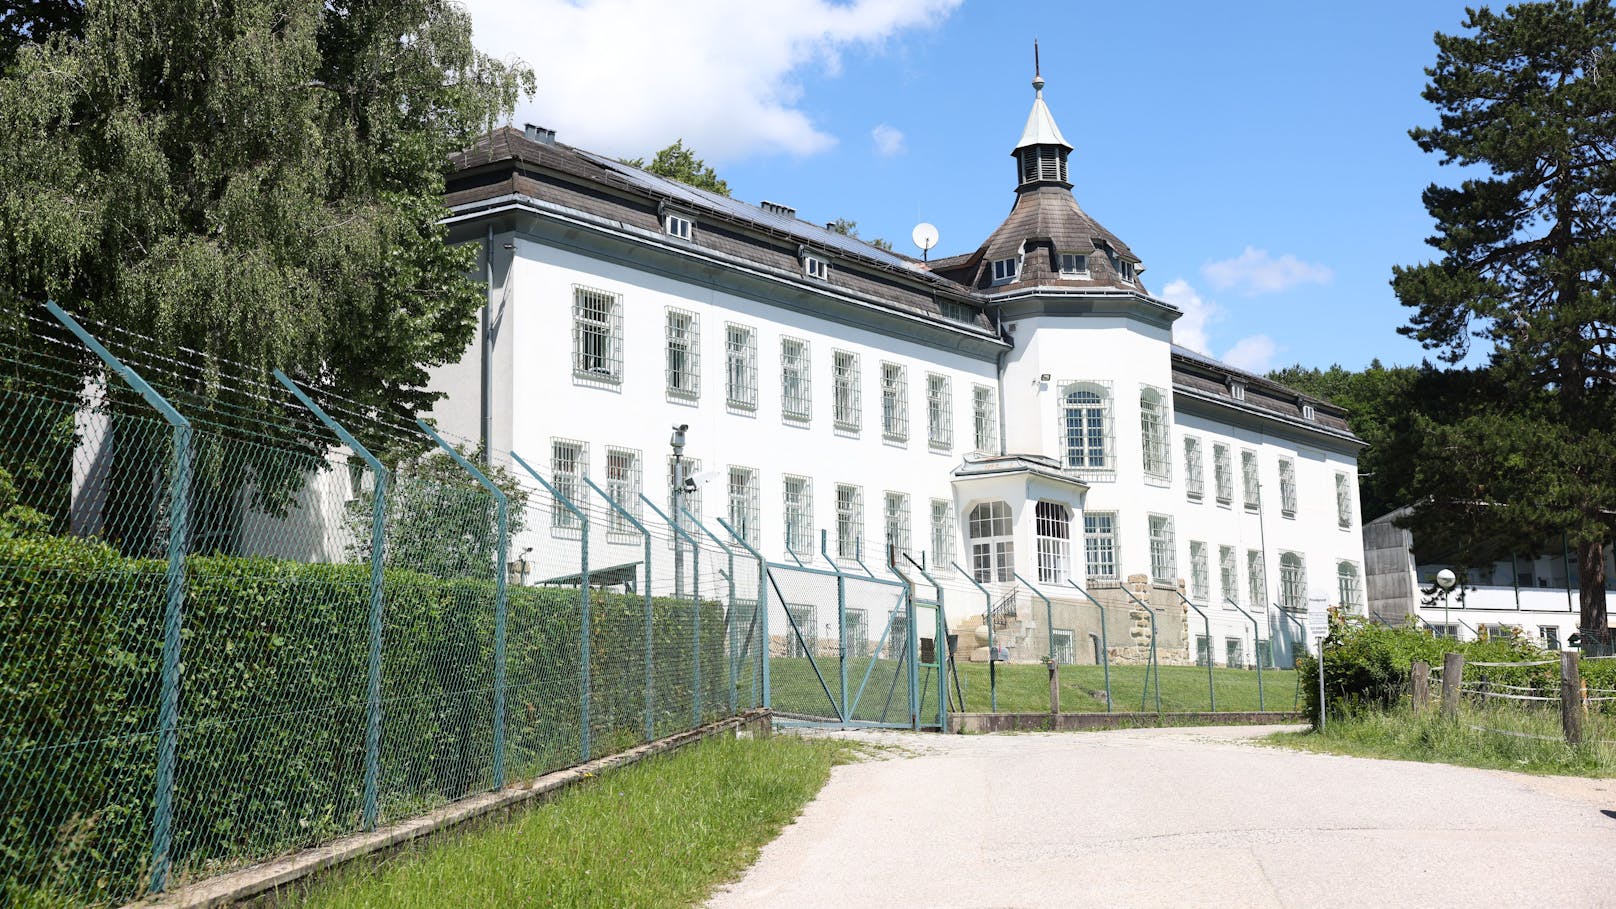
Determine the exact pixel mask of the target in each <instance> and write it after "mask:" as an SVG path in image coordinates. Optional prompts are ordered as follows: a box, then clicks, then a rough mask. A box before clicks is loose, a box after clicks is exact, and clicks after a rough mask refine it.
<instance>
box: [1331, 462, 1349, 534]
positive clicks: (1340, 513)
mask: <svg viewBox="0 0 1616 909" xmlns="http://www.w3.org/2000/svg"><path fill="white" fill-rule="evenodd" d="M1335 522H1336V526H1338V527H1340V528H1341V529H1342V530H1351V529H1352V481H1351V480H1350V479H1349V478H1348V477H1347V475H1346V474H1344V473H1338V474H1336V475H1335Z"/></svg>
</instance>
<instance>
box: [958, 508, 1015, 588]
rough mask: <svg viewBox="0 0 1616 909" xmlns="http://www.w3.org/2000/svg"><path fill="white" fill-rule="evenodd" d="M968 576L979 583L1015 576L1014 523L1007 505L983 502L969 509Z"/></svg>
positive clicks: (1003, 579) (1007, 579) (1006, 580)
mask: <svg viewBox="0 0 1616 909" xmlns="http://www.w3.org/2000/svg"><path fill="white" fill-rule="evenodd" d="M969 526H970V534H971V575H972V577H974V578H976V580H977V583H979V584H990V583H993V582H994V581H999V582H1008V581H1010V580H1011V579H1012V578H1013V577H1014V576H1015V575H1014V572H1015V564H1016V544H1015V525H1014V524H1013V523H1012V522H1011V518H1010V506H1009V505H1008V504H1006V503H1005V502H1003V501H994V502H983V503H982V504H980V505H978V506H976V507H975V508H972V509H971V520H970V525H969Z"/></svg>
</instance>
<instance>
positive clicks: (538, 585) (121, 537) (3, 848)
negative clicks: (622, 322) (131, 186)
mask: <svg viewBox="0 0 1616 909" xmlns="http://www.w3.org/2000/svg"><path fill="white" fill-rule="evenodd" d="M530 465H531V466H530ZM551 468H552V464H551V457H550V453H549V452H540V453H537V455H536V456H534V457H523V453H521V452H496V453H493V454H492V456H490V457H483V456H482V454H481V453H480V452H477V451H476V450H475V447H474V446H468V445H466V444H465V443H464V441H463V440H457V439H453V438H448V437H445V436H444V435H443V434H441V433H440V432H439V431H438V430H436V429H434V428H433V427H431V426H430V425H429V424H426V423H419V422H412V421H403V420H400V419H398V418H396V417H394V416H390V415H388V414H386V413H383V412H378V411H376V410H374V409H371V408H367V407H364V406H362V405H360V404H358V403H356V402H353V401H348V400H345V399H343V398H341V397H339V396H338V395H336V394H332V393H331V392H329V391H322V392H318V393H311V392H309V391H306V390H305V389H304V388H302V387H300V385H299V384H298V383H297V382H296V381H295V380H294V379H293V378H290V377H286V376H283V375H277V376H275V377H262V376H256V377H255V376H253V375H252V374H251V371H250V370H246V369H244V368H241V367H236V366H233V365H232V364H220V363H217V362H210V361H209V360H207V359H206V358H204V357H201V356H199V355H195V354H193V353H192V352H188V351H176V350H173V349H168V348H164V347H163V346H162V345H159V344H157V343H155V342H153V341H151V340H149V339H146V338H141V337H139V336H135V335H132V334H129V333H127V332H124V331H121V330H119V329H116V328H113V327H110V326H105V325H88V326H81V325H79V324H78V323H76V322H74V321H73V320H72V318H71V317H70V316H68V314H66V313H63V312H61V311H59V310H52V311H46V310H44V309H41V310H39V311H37V312H33V313H30V314H29V315H28V318H27V319H26V321H25V324H23V325H21V326H8V327H6V328H5V331H4V332H3V333H0V642H3V649H0V904H4V905H14V904H27V903H40V904H62V905H105V904H118V903H123V902H126V901H129V900H132V899H135V898H138V897H140V896H141V895H142V894H144V893H146V892H148V891H161V890H167V889H172V888H174V887H176V886H179V885H181V884H183V883H185V882H187V881H190V880H195V879H200V878H204V877H207V876H210V875H214V874H218V873H221V872H224V871H227V870H230V869H233V868H236V867H240V866H243V865H246V864H250V863H253V862H257V861H261V860H264V859H267V858H270V857H273V856H276V855H280V854H284V853H285V852H287V851H290V850H295V849H298V848H302V847H307V846H311V845H315V844H319V843H322V842H326V841H329V840H331V839H333V838H336V837H339V836H342V835H346V834H350V833H355V832H358V831H363V830H366V829H370V828H372V827H375V826H376V825H378V824H385V823H388V822H390V821H394V820H397V819H400V818H404V817H408V816H410V815H414V814H418V813H420V812H421V811H423V810H427V809H430V808H432V807H434V806H437V805H441V804H444V803H448V802H452V801H454V800H456V799H460V798H464V797H466V796H468V795H472V794H475V793H478V792H483V791H487V790H489V789H493V788H497V787H499V786H502V785H505V784H507V783H509V782H513V781H517V780H521V779H525V778H531V777H533V776H536V775H538V774H541V773H544V772H546V771H549V770H553V769H557V768H561V767H565V766H568V765H571V764H575V763H577V762H579V761H581V760H585V759H588V758H591V757H594V756H599V755H602V754H607V753H610V752H613V751H616V750H620V749H622V748H625V747H629V746H632V745H634V744H638V743H640V742H642V741H645V740H647V739H649V738H653V737H659V736H663V735H667V734H669V733H671V732H675V731H678V730H682V729H687V728H690V727H692V726H694V725H697V724H700V723H703V722H706V721H709V720H712V719H715V718H718V717H721V716H723V715H726V714H729V713H732V712H734V711H736V710H739V709H742V708H746V707H750V706H753V705H757V704H761V703H763V696H764V691H763V687H762V685H761V684H760V683H761V682H762V679H763V677H764V675H765V674H766V664H765V662H764V660H765V659H766V654H765V651H766V648H765V647H764V646H762V641H763V640H764V637H763V630H762V622H761V620H762V619H763V617H762V616H760V614H759V609H758V605H757V604H758V603H759V600H760V586H759V584H760V578H762V576H763V575H762V572H761V568H760V565H759V563H758V561H757V560H755V559H753V558H752V557H751V556H749V555H747V554H745V553H744V552H738V551H737V550H735V549H733V548H732V547H728V546H727V545H726V542H727V540H726V536H725V535H724V533H723V531H722V530H717V529H716V528H710V527H708V526H707V525H706V524H705V523H702V522H699V521H698V520H697V518H696V517H695V516H692V515H690V514H688V513H687V517H686V518H685V519H684V520H683V521H682V522H681V523H680V524H679V525H678V526H675V524H674V523H673V522H672V517H673V513H674V508H673V505H674V503H666V504H664V503H662V502H659V501H653V500H651V499H649V498H644V499H640V500H636V501H622V500H620V499H622V498H624V497H621V496H620V497H618V498H613V497H611V496H609V495H607V493H606V492H605V491H604V490H601V489H598V488H596V489H590V488H588V487H584V486H583V485H582V484H580V483H576V482H574V481H573V480H572V479H565V480H562V481H559V482H558V478H557V477H556V476H555V475H554V474H553V471H552V469H551ZM647 473H648V474H649V473H650V472H649V471H648V472H647ZM651 488H656V484H651ZM683 504H684V505H686V506H687V507H688V506H690V505H692V504H694V503H683Z"/></svg>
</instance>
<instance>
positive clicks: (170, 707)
mask: <svg viewBox="0 0 1616 909" xmlns="http://www.w3.org/2000/svg"><path fill="white" fill-rule="evenodd" d="M45 310H46V311H47V312H49V313H50V314H51V315H52V316H53V317H55V319H56V321H58V322H60V323H62V324H63V325H64V326H66V327H67V329H68V330H69V331H71V332H73V334H74V335H75V336H77V337H78V339H79V340H80V341H81V342H83V343H84V346H85V347H88V348H90V350H91V351H93V352H94V353H95V355H96V356H97V357H99V358H100V359H101V362H102V363H105V364H106V366H107V368H108V369H111V370H112V371H113V372H116V373H117V374H118V376H119V377H120V378H122V379H123V380H124V382H126V383H128V385H129V387H130V388H132V389H134V390H135V391H136V392H137V393H138V394H139V395H140V396H141V397H142V398H143V399H145V401H146V403H147V404H149V405H151V407H152V409H153V410H156V411H157V412H158V413H159V414H162V417H163V419H164V420H165V421H167V423H168V425H169V426H170V427H171V428H172V430H173V436H174V464H173V469H172V470H171V472H170V474H169V478H168V482H169V486H168V553H167V555H168V564H167V565H166V566H165V570H164V573H163V580H164V587H165V589H166V591H167V595H166V598H165V600H164V608H163V657H162V659H163V676H162V686H163V687H162V691H161V693H160V694H159V700H158V709H157V774H156V778H155V780H154V783H155V785H154V787H153V788H154V790H155V798H154V802H155V805H154V810H153V813H152V854H151V862H152V873H151V884H150V889H151V892H153V893H161V892H162V891H163V890H165V889H167V887H168V868H169V848H170V846H171V845H172V843H173V831H174V769H175V766H176V764H177V762H178V745H179V741H178V739H179V719H180V641H181V636H180V630H181V623H182V622H183V619H184V606H185V589H186V575H185V556H186V553H187V551H188V550H189V548H190V517H191V502H190V499H191V434H192V431H191V421H190V420H187V419H186V418H185V417H184V416H183V415H182V414H181V413H180V412H179V411H178V410H176V409H174V405H172V404H170V403H168V399H166V398H164V397H163V396H162V395H160V394H158V393H157V390H156V389H154V388H152V387H151V386H150V385H148V384H146V380H145V379H143V378H141V377H140V374H139V373H137V372H135V371H134V370H133V369H130V368H129V367H128V366H127V365H125V364H124V362H123V361H122V360H120V359H118V358H117V357H115V356H113V354H112V351H110V350H107V348H106V347H105V346H104V345H102V343H101V342H100V341H98V340H96V339H95V336H94V335H92V334H90V333H89V332H88V331H86V330H85V328H84V326H82V325H80V324H79V323H78V321H77V320H75V319H74V318H73V317H72V316H70V315H68V314H67V312H66V311H65V310H63V309H62V308H61V307H60V306H57V305H56V304H55V303H54V302H49V301H47V302H46V303H45Z"/></svg>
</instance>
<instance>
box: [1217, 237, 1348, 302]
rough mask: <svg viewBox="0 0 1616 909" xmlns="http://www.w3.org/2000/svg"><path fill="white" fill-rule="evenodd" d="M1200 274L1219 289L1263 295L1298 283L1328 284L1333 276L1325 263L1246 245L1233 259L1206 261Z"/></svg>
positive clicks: (1286, 288)
mask: <svg viewBox="0 0 1616 909" xmlns="http://www.w3.org/2000/svg"><path fill="white" fill-rule="evenodd" d="M1201 274H1202V275H1203V276H1204V277H1205V278H1206V280H1207V281H1208V282H1210V283H1211V284H1212V286H1213V287H1214V288H1216V289H1218V290H1229V289H1235V290H1238V291H1239V292H1241V293H1244V294H1247V295H1250V294H1266V293H1277V292H1279V291H1282V290H1288V289H1289V288H1292V287H1295V286H1297V285H1299V284H1328V283H1330V280H1331V278H1333V277H1334V276H1335V275H1334V273H1333V272H1331V271H1330V269H1329V268H1328V267H1327V266H1324V265H1315V264H1313V263H1311V262H1303V261H1302V260H1301V259H1298V258H1296V257H1295V256H1293V255H1291V254H1290V253H1286V254H1285V255H1283V256H1280V257H1279V258H1277V259H1276V258H1274V257H1273V256H1271V255H1269V254H1268V250H1266V249H1256V248H1254V247H1250V246H1248V247H1246V249H1245V252H1242V253H1241V254H1240V255H1238V256H1235V257H1234V258H1233V259H1223V260H1221V261H1218V262H1208V263H1206V264H1205V265H1203V266H1201Z"/></svg>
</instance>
